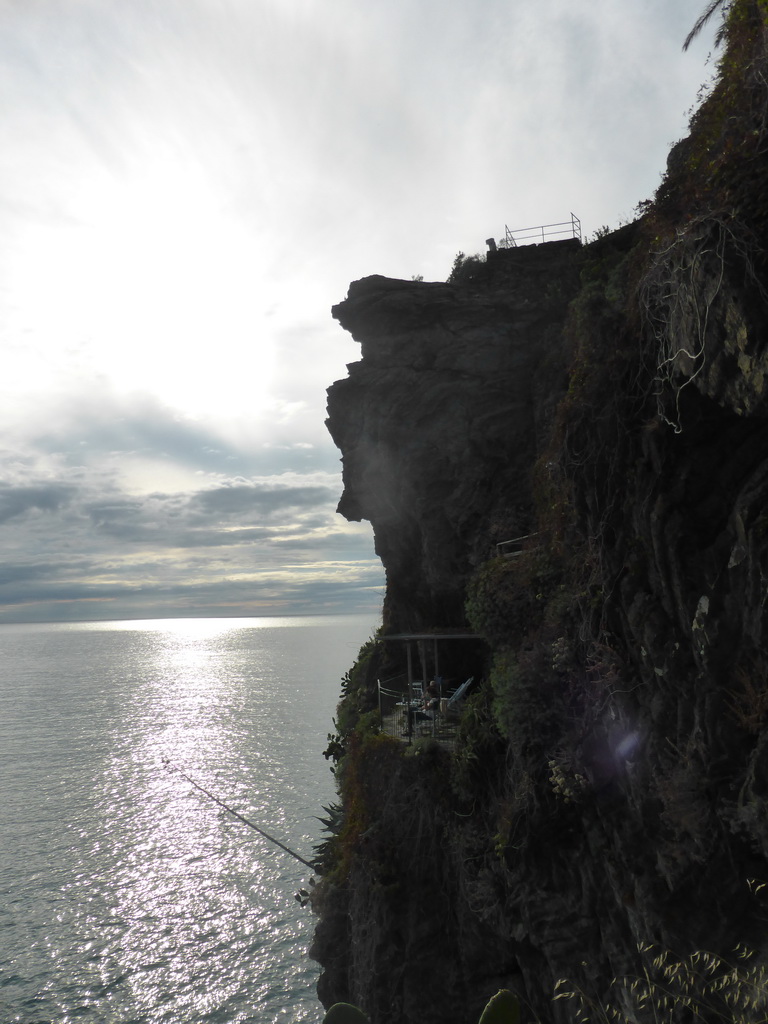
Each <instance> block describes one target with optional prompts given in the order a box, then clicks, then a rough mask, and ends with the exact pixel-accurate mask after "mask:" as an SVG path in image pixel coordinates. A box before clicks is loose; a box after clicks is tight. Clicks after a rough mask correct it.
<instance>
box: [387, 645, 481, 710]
mask: <svg viewBox="0 0 768 1024" xmlns="http://www.w3.org/2000/svg"><path fill="white" fill-rule="evenodd" d="M381 639H382V640H386V641H390V640H399V641H400V642H401V643H404V644H405V645H406V657H407V660H408V699H409V700H413V682H414V675H413V654H414V647H415V649H416V651H417V653H418V658H419V663H420V665H421V678H422V681H424V682H426V680H427V679H428V678H432V679H438V678H439V677H440V653H439V647H438V644H440V643H441V642H443V641H445V640H482V639H483V636H482V635H481V634H480V633H469V632H459V631H457V632H443V633H440V632H435V633H389V634H388V635H387V636H383V637H382V638H381ZM430 652H431V655H432V658H431V661H432V667H433V671H432V672H430V671H429V668H430Z"/></svg>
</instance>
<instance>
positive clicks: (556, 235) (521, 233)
mask: <svg viewBox="0 0 768 1024" xmlns="http://www.w3.org/2000/svg"><path fill="white" fill-rule="evenodd" d="M563 238H578V240H579V241H581V221H580V220H579V218H578V217H577V216H576V215H575V214H574V213H572V214H571V219H570V220H563V221H559V222H558V223H557V224H539V225H537V226H536V227H533V228H514V229H513V228H510V227H509V226H508V225H506V224H505V225H504V238H502V239H501V240H500V241H499V248H501V249H515V248H517V246H518V245H534V244H538V243H539V242H554V241H557V240H558V239H563Z"/></svg>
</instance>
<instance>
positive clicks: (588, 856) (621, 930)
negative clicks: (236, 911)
mask: <svg viewBox="0 0 768 1024" xmlns="http://www.w3.org/2000/svg"><path fill="white" fill-rule="evenodd" d="M765 16H766V11H765V5H764V4H763V3H762V2H760V0H738V2H737V3H735V4H733V5H732V7H731V13H730V16H729V23H728V48H727V50H726V52H725V55H724V57H723V59H722V61H721V68H720V79H719V82H718V85H717V87H716V89H715V91H714V92H713V94H712V96H711V97H710V98H709V100H708V101H707V102H706V103H705V104H704V106H703V107H702V108H701V110H700V111H699V112H698V113H697V115H696V116H695V117H694V120H693V122H692V132H691V136H690V138H689V139H687V140H686V141H685V142H684V143H682V144H680V145H679V146H678V147H676V149H675V151H674V152H673V156H672V158H671V159H670V164H669V168H668V174H667V178H666V179H665V182H664V184H663V185H662V187H661V189H660V190H659V193H658V195H657V197H656V199H655V202H654V203H653V204H650V205H649V206H648V208H647V209H646V211H645V213H644V215H643V217H642V218H641V219H640V221H639V222H638V223H637V224H635V225H633V226H631V227H628V228H625V229H622V230H621V231H619V232H616V233H614V235H609V236H607V237H605V238H602V239H600V240H599V241H597V242H594V243H592V244H591V245H589V246H586V247H584V249H583V250H578V249H577V250H574V249H572V248H570V247H567V246H566V247H558V246H555V245H551V246H547V245H545V246H541V247H536V248H530V249H523V250H520V251H519V252H517V253H513V254H511V255H508V254H499V256H498V257H497V258H496V259H495V260H493V261H491V262H489V264H488V265H487V266H486V268H485V269H484V270H482V271H479V272H478V274H477V275H476V276H475V278H474V279H473V280H470V281H468V282H466V283H465V284H463V285H457V286H448V285H439V284H437V285H425V284H421V283H416V282H401V281H387V280H385V279H382V278H368V279H366V280H364V281H361V282H357V283H356V284H354V285H353V286H352V288H351V289H350V294H349V297H348V298H347V300H346V301H345V302H344V303H342V304H341V305H340V306H338V307H336V309H335V310H334V313H335V315H336V316H337V317H338V318H339V319H340V321H341V323H342V324H343V325H344V326H345V327H347V328H348V329H349V330H350V331H351V332H352V334H353V335H354V337H355V338H356V339H357V340H359V341H361V343H362V345H363V358H362V361H361V362H360V363H357V364H353V365H352V366H351V367H350V375H349V378H348V379H347V380H346V381H342V382H339V383H337V384H335V385H334V386H333V388H332V389H331V392H330V402H329V411H330V424H329V426H330V429H331V432H332V434H333V436H334V439H335V440H336V441H337V444H338V445H339V446H340V448H341V450H342V452H343V455H344V482H345V490H344V496H343V498H342V503H341V506H340V508H341V510H342V511H343V512H344V514H345V515H347V516H349V517H350V518H367V519H370V521H371V522H372V523H373V526H374V531H375V535H376V543H377V550H378V551H379V554H380V555H381V557H382V560H383V562H384V565H385V567H386V570H387V597H386V607H385V630H389V631H392V632H396V631H398V630H404V629H409V630H410V629H421V628H426V627H443V626H455V625H461V624H464V622H465V621H466V616H468V618H469V621H470V624H471V625H472V626H474V627H475V628H476V629H477V630H478V631H479V632H482V633H483V635H484V636H485V637H486V638H487V642H488V660H487V663H486V665H485V666H484V671H483V675H484V679H483V682H482V685H481V686H480V688H479V690H478V692H477V693H476V695H475V696H474V697H473V698H472V699H471V701H470V702H468V707H467V709H466V711H465V713H464V719H463V723H462V727H461V734H460V737H459V740H458V742H457V745H456V748H455V750H453V751H452V752H446V751H445V750H443V749H441V748H439V747H436V746H435V745H430V744H428V743H427V744H424V745H417V747H416V748H414V749H413V750H411V751H410V752H406V751H405V749H404V747H402V746H401V745H400V744H398V743H397V742H396V741H391V740H388V739H387V738H386V737H382V736H377V735H376V734H375V729H373V730H371V728H370V716H367V717H366V716H365V715H364V714H363V717H359V716H360V714H361V713H363V712H365V710H366V708H367V707H372V706H373V705H372V699H371V693H372V691H371V685H372V681H373V680H375V676H376V674H377V672H378V671H379V669H381V668H382V662H383V660H384V659H391V655H390V654H388V653H386V652H385V651H384V648H385V646H386V645H383V644H380V645H379V646H378V648H374V649H373V650H371V651H369V652H368V653H367V655H366V662H365V664H364V665H363V666H362V668H361V670H360V671H359V672H358V673H357V675H356V676H355V677H354V679H353V680H352V681H351V682H350V684H349V685H348V687H347V693H346V697H345V701H344V702H343V705H342V708H343V709H344V710H345V714H344V716H343V721H344V726H343V728H342V729H341V735H340V736H339V738H338V748H337V755H338V756H339V761H338V769H337V771H338V778H339V781H340V790H341V795H342V798H343V805H344V814H343V817H342V819H341V823H340V827H339V829H338V831H337V835H336V839H335V841H334V843H335V845H334V846H333V851H332V853H331V855H330V857H329V860H328V863H327V874H326V877H325V879H324V880H323V883H322V885H321V887H320V892H319V894H318V897H317V900H316V908H317V909H318V911H319V913H320V923H319V926H318V932H317V939H316V942H315V946H314V950H313V955H315V956H316V958H317V959H318V960H320V962H321V964H322V965H323V967H324V975H323V978H322V980H321V985H320V993H321V996H322V998H323V999H324V1001H326V1002H330V1001H333V1000H337V999H349V1000H352V1001H355V1002H358V1003H360V1004H361V1005H363V1006H364V1008H365V1009H367V1010H368V1012H369V1013H370V1014H371V1016H372V1019H373V1021H374V1022H375V1024H388V1022H393V1024H394V1022H401V1021H416V1020H420V1021H422V1020H427V1021H431V1020H434V1021H437V1020H448V1021H456V1022H459V1021H467V1020H472V1019H475V1018H476V1015H477V1013H478V1011H479V1008H480V1007H481V1006H482V1004H483V1003H484V1001H485V1000H486V999H487V998H488V996H489V995H490V994H492V992H494V991H495V990H496V989H497V988H499V987H502V986H506V987H511V988H513V989H514V990H515V991H517V992H518V993H519V994H520V995H521V997H522V998H523V999H524V1000H525V1001H526V1002H527V1003H529V1004H530V1005H531V1006H532V1007H533V1009H534V1010H535V1012H537V1013H538V1014H539V1015H540V1017H541V1018H542V1019H543V1020H549V1019H563V1020H566V1019H572V1018H573V1015H574V1012H575V1008H574V1007H573V1006H571V1005H570V1004H569V1003H568V1002H567V1001H559V1002H554V1003H553V1002H552V996H553V992H554V987H555V984H556V982H557V980H558V979H559V978H569V979H572V980H573V981H574V982H575V983H576V984H577V985H578V986H579V987H580V988H581V989H582V990H583V991H585V992H587V993H588V994H589V996H590V997H591V998H594V999H596V1000H599V1001H600V1002H601V1003H602V1004H603V1005H605V1004H606V1003H607V1004H613V1005H617V1004H619V1003H622V1002H623V1003H624V1005H625V1006H626V1004H627V1000H629V1001H630V1002H631V997H629V996H627V995H626V993H624V995H621V991H620V986H619V987H618V989H617V987H616V985H615V984H614V983H613V982H612V979H615V978H622V977H626V976H628V975H637V974H642V972H643V971H644V970H646V969H647V970H650V971H653V969H654V968H653V966H652V960H653V957H654V956H655V954H656V952H658V951H659V950H662V951H673V953H674V955H675V956H684V955H686V954H688V953H690V952H692V951H694V950H701V949H707V950H712V951H714V952H716V953H718V954H722V955H728V954H729V951H730V950H732V949H733V948H734V946H735V945H736V944H737V943H745V944H747V945H748V946H750V947H751V948H752V949H754V950H756V953H757V957H758V959H762V960H764V959H765V956H766V948H765V930H764V923H763V922H764V918H765V906H764V895H763V894H764V892H765V891H766V890H762V891H761V890H760V883H762V882H763V881H766V880H768V674H767V672H768V634H766V628H768V620H767V619H766V600H767V595H768V391H767V389H766V383H767V377H766V375H768V261H766V250H768V202H767V201H766V199H765V197H766V196H768V173H767V172H768V113H767V112H768V87H766V82H768V32H767V31H766V27H765ZM569 301H570V305H568V304H569ZM515 534H531V538H530V540H529V541H528V542H527V544H526V546H525V550H524V551H523V552H522V554H521V555H520V556H519V557H517V558H515V559H502V558H498V557H494V546H495V543H496V542H497V541H499V540H504V539H507V538H508V537H510V536H513V535H515ZM377 659H378V661H377ZM649 944H650V945H652V946H653V947H654V948H653V951H649V950H648V948H647V947H648V946H649ZM617 993H618V994H617ZM640 1016H641V1017H642V1014H640Z"/></svg>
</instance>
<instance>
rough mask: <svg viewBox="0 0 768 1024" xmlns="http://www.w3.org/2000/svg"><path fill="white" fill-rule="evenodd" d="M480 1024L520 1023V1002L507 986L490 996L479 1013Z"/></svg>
mask: <svg viewBox="0 0 768 1024" xmlns="http://www.w3.org/2000/svg"><path fill="white" fill-rule="evenodd" d="M480 1024H520V1003H519V1002H518V1001H517V996H514V995H513V994H512V993H511V992H510V991H509V989H508V988H503V989H501V990H500V991H499V992H497V993H496V995H495V996H492V997H491V998H490V999H489V1000H488V1003H487V1004H486V1007H485V1009H484V1010H483V1012H482V1013H481V1014H480Z"/></svg>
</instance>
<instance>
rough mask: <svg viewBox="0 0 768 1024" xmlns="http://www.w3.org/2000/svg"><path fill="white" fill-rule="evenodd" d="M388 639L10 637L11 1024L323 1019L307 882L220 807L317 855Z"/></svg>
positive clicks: (350, 634) (18, 631) (4, 842)
mask: <svg viewBox="0 0 768 1024" xmlns="http://www.w3.org/2000/svg"><path fill="white" fill-rule="evenodd" d="M376 625H377V623H376V622H374V621H372V618H371V617H367V616H317V617H315V616H313V617H304V618H233V619H224V618H208V619H202V618H200V619H154V620H142V621H124V622H77V623H52V624H51V623H49V624H37V623H35V624H23V625H0V1024H11V1022H20V1024H69V1022H75V1021H77V1022H86V1024H89V1022H94V1024H95V1022H98V1024H166V1022H167V1024H171V1022H172V1024H197V1022H211V1024H213V1022H217V1024H225V1022H227V1024H229V1022H251V1021H253V1022H256V1021H258V1022H259V1024H270V1022H274V1024H277V1022H285V1024H293V1022H305V1021H313V1022H314V1021H316V1022H318V1024H319V1022H320V1021H321V1020H322V1015H323V1010H322V1007H321V1005H320V1003H319V1002H318V1001H317V996H316V991H315V986H316V982H317V977H318V967H317V965H316V964H315V963H314V962H313V961H312V960H310V959H309V957H308V955H307V950H308V947H309V944H310V942H311V938H312V932H313V929H314V924H315V920H314V918H313V915H312V913H311V910H310V908H309V906H307V905H304V906H302V902H303V901H304V899H305V897H304V896H303V895H302V890H304V891H307V892H308V891H310V890H311V884H312V883H311V879H312V871H311V870H310V869H309V868H308V867H307V866H306V865H304V864H303V863H301V862H300V861H299V860H297V859H295V858H294V856H292V855H291V854H290V853H287V852H285V851H284V850H283V849H282V848H281V847H279V846H277V845H275V844H274V843H272V842H270V841H268V840H267V839H265V838H263V837H262V835H261V834H260V833H259V832H257V831H255V830H254V829H253V828H251V827H249V826H248V825H246V824H244V823H243V822H242V821H241V820H239V819H238V818H237V817H235V816H234V815H232V814H230V813H229V812H228V811H227V810H226V809H225V808H224V807H222V806H221V804H219V803H216V802H215V800H214V799H212V798H213V797H215V798H216V799H217V800H219V801H221V802H222V803H224V804H226V805H227V806H228V807H230V808H232V809H233V810H234V811H236V812H237V813H238V814H240V815H242V816H243V817H245V818H247V819H248V820H249V821H250V822H252V823H253V824H255V825H256V826H257V827H258V828H259V829H261V830H262V831H264V832H266V833H267V834H268V835H269V836H271V837H272V838H274V839H277V840H278V841H279V842H280V843H282V844H283V845H284V846H287V847H288V848H289V850H291V851H293V853H295V854H297V855H298V856H299V857H301V858H303V859H304V860H307V861H312V858H313V853H314V847H315V845H316V844H317V843H318V841H319V840H320V839H321V837H322V825H321V823H320V821H319V818H321V817H323V815H324V811H323V808H324V807H325V806H328V805H329V804H330V803H331V802H332V801H333V800H334V799H335V789H334V780H333V776H332V774H331V772H330V769H329V762H328V761H326V760H325V758H324V757H323V750H324V749H325V747H326V745H327V740H326V738H327V734H328V733H329V732H331V731H332V729H333V725H332V716H333V714H334V711H335V706H336V703H337V701H338V698H339V694H340V689H341V685H340V681H341V679H342V677H343V675H344V673H345V671H346V670H347V669H348V668H349V667H350V666H351V665H352V663H353V662H354V660H355V657H356V655H357V652H358V650H359V648H360V646H361V644H363V643H364V642H365V640H366V639H367V638H368V637H369V636H370V635H371V634H372V632H373V631H374V629H375V627H376ZM198 787H202V788H203V789H205V790H207V791H208V793H209V794H210V796H209V795H206V794H205V793H203V792H201V789H200V788H198ZM297 896H299V897H300V899H297Z"/></svg>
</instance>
